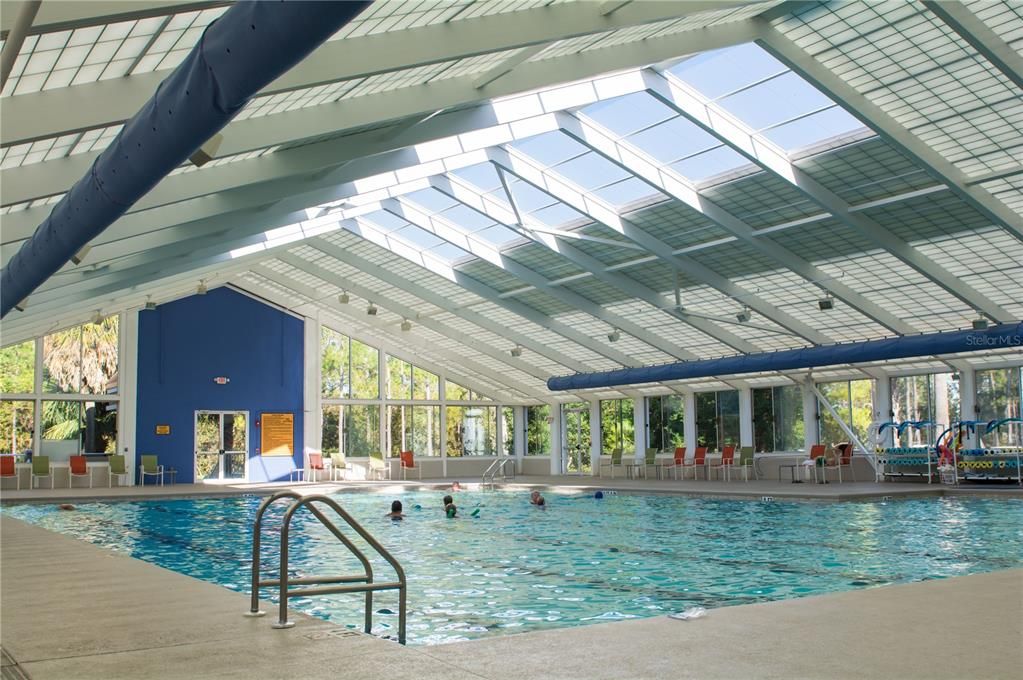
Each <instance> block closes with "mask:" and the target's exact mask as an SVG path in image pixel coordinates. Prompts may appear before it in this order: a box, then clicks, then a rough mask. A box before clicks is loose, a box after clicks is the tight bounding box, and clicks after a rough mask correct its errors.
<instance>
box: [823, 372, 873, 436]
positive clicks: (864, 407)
mask: <svg viewBox="0 0 1023 680" xmlns="http://www.w3.org/2000/svg"><path fill="white" fill-rule="evenodd" d="M817 389H819V390H820V392H821V394H823V395H824V396H825V397H826V398H827V400H828V402H829V403H830V404H831V406H832V408H834V409H835V412H836V413H837V414H838V415H839V416H840V417H841V418H842V420H843V421H845V423H846V425H848V426H849V427H850V428H851V429H852V431H853V433H854V434H855V435H856V436H857V438H859V440H860V441H861V442H865V441H867V439H868V436H869V434H870V424H871V423H872V422H873V421H874V381H873V380H852V381H842V382H832V383H820V384H819V385H817ZM817 412H818V414H819V416H820V429H819V435H820V439H818V440H817V441H819V442H820V443H821V444H826V445H829V446H830V445H832V444H837V443H839V442H845V441H849V436H848V435H847V434H846V433H845V431H844V430H843V429H842V428H841V426H839V424H838V421H836V420H835V418H834V417H833V416H832V415H831V412H830V411H828V410H827V409H826V408H824V407H823V406H821V405H820V404H818V405H817Z"/></svg>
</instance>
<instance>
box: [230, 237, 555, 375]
mask: <svg viewBox="0 0 1023 680" xmlns="http://www.w3.org/2000/svg"><path fill="white" fill-rule="evenodd" d="M286 256H287V254H284V255H282V256H281V257H286ZM279 259H280V258H279ZM281 261H282V262H283V261H284V260H283V259H282V260H281ZM287 264H289V265H291V266H292V267H294V268H295V269H298V270H299V271H302V272H305V273H306V274H310V275H312V276H315V277H316V278H318V279H320V280H321V281H323V282H324V283H327V284H330V285H333V286H336V287H337V288H344V289H345V290H348V291H350V292H352V293H355V294H356V295H358V296H359V297H361V298H363V299H365V300H371V301H373V302H377V300H378V298H379V297H380V296H379V295H378V294H377V292H376V291H374V290H372V289H370V288H368V287H366V286H363V285H362V284H360V283H356V282H355V281H352V280H350V279H342V278H341V277H340V276H338V275H337V274H335V273H333V272H331V271H330V270H329V269H325V268H324V267H321V266H320V265H318V264H315V263H313V262H307V261H305V260H303V259H302V258H291V259H290V261H288V262H287ZM250 271H253V272H256V273H258V274H259V275H260V276H265V277H267V278H269V279H271V280H276V279H286V278H288V277H286V276H284V275H282V274H280V273H278V272H275V271H273V270H271V269H269V268H268V267H266V266H264V265H256V266H255V267H252V268H251V269H250ZM275 277H276V278H275ZM278 283H281V281H278ZM282 285H283V284H282ZM301 285H302V284H299V283H298V282H295V281H292V284H291V287H292V288H294V287H295V286H301ZM312 290H315V289H312ZM308 297H310V298H311V299H317V298H319V297H321V295H320V294H318V293H315V292H314V293H313V294H312V295H311V296H308ZM327 302H329V300H328V301H327ZM380 304H381V306H383V307H384V309H386V310H387V311H390V312H393V313H394V314H397V315H399V316H402V317H405V318H407V319H415V318H416V310H415V309H413V308H412V307H408V306H406V305H404V304H401V303H398V302H395V301H394V300H387V301H384V300H380ZM416 323H417V324H418V325H420V326H422V327H423V328H428V329H430V330H431V331H433V332H434V333H437V334H439V335H442V336H444V337H446V338H448V339H450V340H454V341H455V342H457V343H459V344H462V345H465V346H466V347H468V348H469V349H472V350H473V351H475V352H479V353H480V354H484V355H486V356H489V357H490V358H491V359H495V360H497V361H500V362H502V363H503V364H507V365H508V368H510V369H514V370H517V371H521V372H522V373H524V374H526V375H529V376H532V377H533V378H536V379H537V380H543V381H546V380H547V379H548V378H550V377H551V375H552V374H551V373H549V372H548V371H545V370H543V369H541V368H538V367H536V366H534V365H533V364H531V363H530V362H528V361H526V360H525V359H524V358H522V357H513V356H511V354H510V352H509V351H508V350H510V349H511V347H509V348H508V350H501V349H498V348H496V347H491V346H490V345H488V344H487V343H485V342H480V341H479V340H476V339H475V338H472V337H469V336H467V335H466V334H465V333H462V332H461V331H459V330H457V329H455V328H451V327H450V326H448V325H447V324H444V323H442V322H440V321H437V320H436V319H431V318H429V317H426V318H420V319H418V320H417V321H416ZM410 332H412V331H410ZM509 344H510V343H509ZM506 379H507V378H506Z"/></svg>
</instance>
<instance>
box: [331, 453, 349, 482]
mask: <svg viewBox="0 0 1023 680" xmlns="http://www.w3.org/2000/svg"><path fill="white" fill-rule="evenodd" d="M347 472H348V465H347V464H346V463H345V459H344V458H343V457H341V456H337V457H334V456H331V457H330V481H332V482H335V481H337V480H338V478H340V479H341V481H344V480H345V479H346V477H347Z"/></svg>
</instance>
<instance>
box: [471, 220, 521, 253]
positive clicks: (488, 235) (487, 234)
mask: <svg viewBox="0 0 1023 680" xmlns="http://www.w3.org/2000/svg"><path fill="white" fill-rule="evenodd" d="M473 236H474V237H476V238H478V239H480V240H481V241H483V242H484V243H488V244H490V245H492V246H494V247H495V248H501V247H502V246H505V245H507V244H508V243H511V242H512V241H517V240H519V239H520V238H522V237H521V236H519V235H518V234H516V233H515V232H514V231H512V230H511V229H508V228H507V227H503V226H501V225H499V224H495V225H494V226H492V227H489V228H487V229H481V230H480V231H477V232H476V233H475V234H473Z"/></svg>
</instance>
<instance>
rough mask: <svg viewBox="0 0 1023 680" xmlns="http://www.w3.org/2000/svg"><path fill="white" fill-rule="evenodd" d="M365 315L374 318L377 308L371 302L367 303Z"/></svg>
mask: <svg viewBox="0 0 1023 680" xmlns="http://www.w3.org/2000/svg"><path fill="white" fill-rule="evenodd" d="M366 314H368V315H370V316H376V315H377V306H376V305H374V304H373V303H372V302H371V303H369V306H368V307H366Z"/></svg>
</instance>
